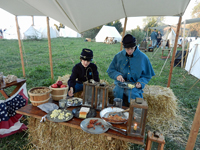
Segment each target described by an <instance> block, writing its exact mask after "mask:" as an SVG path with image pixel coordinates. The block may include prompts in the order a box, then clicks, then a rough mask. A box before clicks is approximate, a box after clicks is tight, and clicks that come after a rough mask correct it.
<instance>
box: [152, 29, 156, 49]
mask: <svg viewBox="0 0 200 150" xmlns="http://www.w3.org/2000/svg"><path fill="white" fill-rule="evenodd" d="M156 43H157V33H156V29H154V31H153V32H152V33H151V45H152V47H153V48H154V47H155V46H156Z"/></svg>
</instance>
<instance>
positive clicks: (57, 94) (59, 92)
mask: <svg viewBox="0 0 200 150" xmlns="http://www.w3.org/2000/svg"><path fill="white" fill-rule="evenodd" d="M49 88H50V89H51V96H52V99H53V100H55V101H59V100H61V99H66V98H67V92H68V87H64V88H52V87H51V86H50V87H49Z"/></svg>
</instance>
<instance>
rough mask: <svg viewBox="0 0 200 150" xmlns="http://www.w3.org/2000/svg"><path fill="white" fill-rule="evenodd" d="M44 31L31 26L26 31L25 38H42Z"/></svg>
mask: <svg viewBox="0 0 200 150" xmlns="http://www.w3.org/2000/svg"><path fill="white" fill-rule="evenodd" d="M41 38H42V33H41V32H39V31H38V30H37V29H35V28H34V27H33V26H30V27H29V28H28V29H27V30H26V31H25V32H24V39H41Z"/></svg>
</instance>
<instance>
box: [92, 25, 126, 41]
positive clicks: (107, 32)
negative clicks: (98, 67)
mask: <svg viewBox="0 0 200 150" xmlns="http://www.w3.org/2000/svg"><path fill="white" fill-rule="evenodd" d="M106 37H114V40H117V42H121V39H122V36H121V35H120V34H119V32H118V31H117V29H116V28H115V27H113V26H105V25H104V26H103V27H102V28H101V30H100V31H99V32H98V34H97V35H96V37H95V39H96V42H104V40H105V38H106Z"/></svg>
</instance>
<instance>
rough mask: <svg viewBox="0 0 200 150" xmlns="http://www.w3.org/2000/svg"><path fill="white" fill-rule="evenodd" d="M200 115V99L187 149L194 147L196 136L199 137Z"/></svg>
mask: <svg viewBox="0 0 200 150" xmlns="http://www.w3.org/2000/svg"><path fill="white" fill-rule="evenodd" d="M199 116H200V99H199V102H198V105H197V109H196V113H195V116H194V120H193V123H192V127H191V130H190V135H189V138H188V141H187V145H186V148H185V150H191V149H194V145H195V142H196V138H197V135H198V131H199V127H200V120H199Z"/></svg>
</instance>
